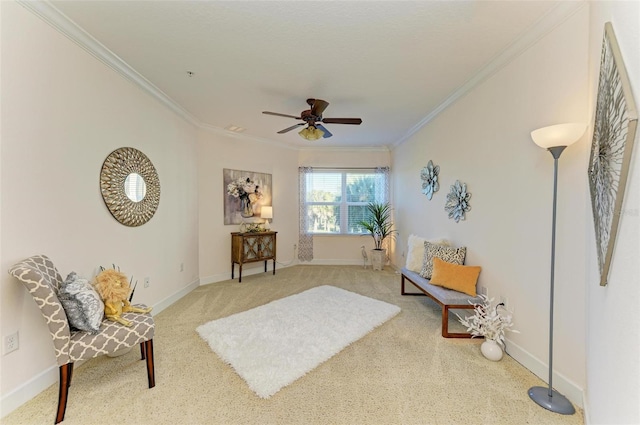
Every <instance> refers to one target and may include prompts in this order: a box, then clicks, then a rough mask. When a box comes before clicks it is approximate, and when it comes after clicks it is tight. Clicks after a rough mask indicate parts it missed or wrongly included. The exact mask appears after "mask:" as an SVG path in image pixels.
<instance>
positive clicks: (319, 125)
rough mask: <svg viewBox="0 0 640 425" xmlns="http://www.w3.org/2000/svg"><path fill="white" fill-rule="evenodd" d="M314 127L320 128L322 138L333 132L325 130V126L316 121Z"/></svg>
mask: <svg viewBox="0 0 640 425" xmlns="http://www.w3.org/2000/svg"><path fill="white" fill-rule="evenodd" d="M316 128H317V129H320V130H322V131H323V132H324V134H323V135H322V138H323V139H326V138H329V137H331V136H333V134H331V132H330V131H329V130H327V127H325V126H323V125H322V124H318V123H316Z"/></svg>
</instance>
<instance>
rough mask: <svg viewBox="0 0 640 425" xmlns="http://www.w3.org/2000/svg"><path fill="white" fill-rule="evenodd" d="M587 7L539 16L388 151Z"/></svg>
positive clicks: (570, 6) (569, 6)
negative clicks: (520, 34) (527, 28)
mask: <svg viewBox="0 0 640 425" xmlns="http://www.w3.org/2000/svg"><path fill="white" fill-rule="evenodd" d="M586 4H587V2H586V1H584V0H577V1H562V2H560V4H558V5H557V6H555V7H554V8H553V9H551V10H550V11H549V12H547V13H546V14H545V15H544V16H542V17H541V18H540V19H539V20H538V21H537V22H536V23H535V24H533V25H532V26H531V28H529V30H527V31H525V33H524V34H523V35H522V36H520V37H519V38H518V39H516V40H515V41H514V42H513V43H511V44H510V45H509V46H508V47H507V48H506V49H504V50H503V51H502V52H501V53H500V54H499V55H497V56H496V57H494V58H493V59H492V60H491V61H489V63H487V64H486V65H485V66H484V67H482V68H481V69H480V70H479V71H478V72H477V73H476V74H475V75H474V76H473V77H471V79H469V80H468V81H467V82H466V83H464V84H463V85H462V86H460V87H459V88H458V89H457V90H455V91H454V92H453V93H452V94H451V95H450V96H449V97H447V98H446V99H445V100H444V101H443V102H442V103H440V104H439V105H438V106H437V107H436V108H435V109H433V110H432V111H431V112H430V113H429V114H428V115H427V116H426V117H424V118H423V119H422V120H420V121H419V122H418V123H417V124H416V125H414V126H413V127H412V128H411V129H409V131H407V133H406V134H405V135H404V136H402V138H400V139H399V140H398V141H397V142H395V143H393V144H392V146H391V148H392V149H394V148H396V147H398V146H400V145H401V144H403V143H404V142H406V141H407V140H409V139H410V138H411V137H412V136H413V135H414V134H416V133H417V132H418V131H419V130H420V129H421V128H422V127H424V126H425V125H427V124H428V123H430V122H431V121H433V120H434V119H435V118H436V117H437V116H438V115H440V114H441V113H442V112H443V111H444V110H445V109H447V108H448V107H449V106H451V105H453V104H454V103H455V102H456V101H457V100H458V99H460V98H461V97H463V96H464V95H466V94H467V93H469V92H470V91H471V90H473V89H474V88H475V87H476V86H478V85H479V84H480V83H482V82H483V81H485V80H486V79H488V78H489V77H491V76H492V75H493V74H495V73H496V72H498V71H499V70H501V69H502V68H504V67H505V66H506V65H508V64H509V63H510V62H511V61H513V60H514V59H515V58H517V57H518V56H520V55H521V54H522V53H523V52H525V51H526V50H527V49H529V48H530V47H531V46H533V45H534V44H536V43H537V42H538V41H539V40H540V39H541V38H543V37H544V36H546V35H547V34H549V33H550V32H551V31H553V30H554V29H555V28H556V27H557V26H558V25H560V24H561V23H563V22H564V21H566V20H567V19H569V18H570V17H571V16H573V15H574V14H575V13H576V12H578V11H579V10H581V9H582V8H583V7H584V6H585V5H586Z"/></svg>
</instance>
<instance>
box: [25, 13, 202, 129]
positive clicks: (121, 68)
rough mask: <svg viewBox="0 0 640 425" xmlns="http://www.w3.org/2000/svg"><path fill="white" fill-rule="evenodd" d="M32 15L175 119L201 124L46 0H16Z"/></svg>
mask: <svg viewBox="0 0 640 425" xmlns="http://www.w3.org/2000/svg"><path fill="white" fill-rule="evenodd" d="M16 2H17V3H19V4H20V5H22V6H23V7H24V8H26V9H27V10H29V11H31V12H32V13H33V14H34V15H36V16H38V17H40V18H41V19H42V20H44V21H45V22H47V23H48V24H49V25H51V26H52V27H54V28H55V29H56V30H58V31H60V32H61V33H62V34H63V35H65V36H66V37H67V38H69V39H70V40H71V41H73V42H74V43H76V44H77V45H78V46H80V47H81V48H83V49H84V50H85V51H87V52H88V53H90V54H91V55H92V56H94V57H95V58H96V59H98V60H99V61H101V62H102V63H104V64H105V65H107V66H108V67H110V68H111V69H113V70H114V71H116V72H118V73H120V74H121V75H122V76H124V77H125V78H126V79H128V80H129V81H131V82H132V83H134V84H135V85H137V86H138V87H140V88H141V89H142V90H143V91H145V92H147V93H148V94H150V95H151V96H152V97H154V98H156V99H157V100H158V101H160V103H162V104H164V105H165V106H166V107H168V108H169V109H170V110H172V111H173V112H174V113H176V114H177V115H178V116H180V117H182V118H183V119H185V120H186V121H188V122H189V123H191V124H193V125H195V126H198V127H200V126H201V125H202V123H201V122H200V121H199V120H198V119H197V118H196V117H194V116H193V115H191V114H190V113H189V112H188V111H187V110H186V109H184V108H183V107H182V106H180V105H179V104H178V103H176V102H175V101H174V100H173V99H171V98H170V97H169V96H167V95H166V94H165V93H164V92H163V91H162V90H160V89H159V88H158V87H156V86H155V85H153V84H152V83H151V82H150V81H149V80H147V79H146V78H144V77H143V76H142V75H141V74H140V73H138V72H137V71H136V70H135V69H133V68H132V67H131V66H129V64H127V63H126V62H125V61H124V60H122V59H121V58H120V57H119V56H118V55H116V54H115V53H113V52H112V51H111V50H109V49H108V48H107V47H106V46H105V45H104V44H102V43H100V42H99V41H98V40H96V39H95V38H94V37H93V36H91V34H89V33H88V32H86V31H85V30H84V29H82V28H80V27H79V26H78V25H77V24H76V23H75V22H73V21H72V20H71V19H69V18H68V17H67V16H66V15H65V14H64V13H62V12H61V11H59V10H58V9H57V8H56V7H55V6H53V4H51V3H50V2H48V1H28V0H16Z"/></svg>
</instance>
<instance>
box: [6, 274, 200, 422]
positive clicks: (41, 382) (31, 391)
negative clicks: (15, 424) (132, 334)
mask: <svg viewBox="0 0 640 425" xmlns="http://www.w3.org/2000/svg"><path fill="white" fill-rule="evenodd" d="M198 286H200V280H195V281H194V282H191V283H190V284H189V285H187V286H185V287H184V288H182V289H180V290H179V291H178V292H176V293H174V294H172V295H170V296H168V297H167V298H165V299H164V300H162V301H160V302H158V303H156V304H154V305H153V312H152V313H153V314H154V315H156V314H158V313H160V312H161V311H162V310H164V309H166V308H167V307H169V306H170V305H171V304H173V303H175V302H176V301H178V300H179V299H180V298H182V297H184V296H185V295H187V294H188V293H189V292H191V291H193V290H194V289H195V288H197V287H198ZM75 366H76V368H77V367H79V366H81V363H80V362H79V363H77V364H76V365H75ZM58 370H59V369H58V366H57V365H54V366H51V367H49V368H47V369H45V370H44V371H42V372H41V373H40V374H38V375H36V376H34V377H33V378H31V379H30V380H29V381H27V382H25V383H24V384H22V385H20V386H19V387H18V388H16V389H15V390H13V391H11V392H10V393H9V394H6V395H5V396H3V397H2V400H0V417H1V418H3V417H5V416H6V415H8V414H9V413H11V412H13V411H14V410H16V409H17V408H18V407H20V406H22V405H23V404H24V403H26V402H28V401H29V400H31V399H32V398H34V397H35V396H37V395H38V394H40V393H41V392H42V391H44V390H46V389H47V388H49V387H50V386H51V385H57V384H58V374H59V372H58ZM54 410H55V408H54ZM52 411H53V410H52Z"/></svg>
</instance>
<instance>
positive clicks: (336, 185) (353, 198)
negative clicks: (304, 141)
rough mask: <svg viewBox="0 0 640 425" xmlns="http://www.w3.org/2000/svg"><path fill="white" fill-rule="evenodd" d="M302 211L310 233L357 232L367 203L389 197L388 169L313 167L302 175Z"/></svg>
mask: <svg viewBox="0 0 640 425" xmlns="http://www.w3.org/2000/svg"><path fill="white" fill-rule="evenodd" d="M304 178H305V186H306V193H305V194H304V205H302V211H301V212H302V213H303V214H305V215H306V232H307V233H311V234H316V235H318V234H339V235H360V234H362V233H366V231H365V230H364V229H363V228H362V226H360V224H359V223H360V222H361V221H362V220H366V219H367V216H366V214H367V204H368V203H369V202H386V201H388V199H389V195H388V192H389V190H388V187H389V181H388V180H389V173H388V168H381V169H375V168H372V169H364V170H362V169H358V170H338V169H334V170H327V169H322V170H318V169H314V170H313V171H312V172H309V173H306V175H305V177H304Z"/></svg>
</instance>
